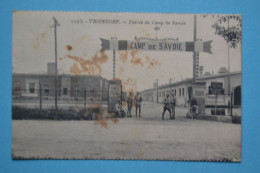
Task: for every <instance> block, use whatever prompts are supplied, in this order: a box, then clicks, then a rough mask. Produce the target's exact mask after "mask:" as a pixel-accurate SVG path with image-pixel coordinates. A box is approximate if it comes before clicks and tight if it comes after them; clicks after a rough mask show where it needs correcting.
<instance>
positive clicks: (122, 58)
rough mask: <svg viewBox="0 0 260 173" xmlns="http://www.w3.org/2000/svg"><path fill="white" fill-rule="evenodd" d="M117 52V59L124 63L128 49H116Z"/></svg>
mask: <svg viewBox="0 0 260 173" xmlns="http://www.w3.org/2000/svg"><path fill="white" fill-rule="evenodd" d="M118 54H119V60H120V61H122V62H123V63H126V61H127V57H128V51H127V50H124V51H118Z"/></svg>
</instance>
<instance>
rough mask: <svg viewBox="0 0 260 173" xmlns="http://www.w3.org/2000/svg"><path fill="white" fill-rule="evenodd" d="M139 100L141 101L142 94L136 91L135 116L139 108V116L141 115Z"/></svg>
mask: <svg viewBox="0 0 260 173" xmlns="http://www.w3.org/2000/svg"><path fill="white" fill-rule="evenodd" d="M141 102H142V96H140V93H139V92H137V96H136V97H135V116H136V117H137V111H138V109H139V117H141Z"/></svg>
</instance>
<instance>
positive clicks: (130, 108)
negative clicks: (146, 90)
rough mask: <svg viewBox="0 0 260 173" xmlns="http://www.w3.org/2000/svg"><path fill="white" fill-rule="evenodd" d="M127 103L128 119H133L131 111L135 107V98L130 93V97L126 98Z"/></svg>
mask: <svg viewBox="0 0 260 173" xmlns="http://www.w3.org/2000/svg"><path fill="white" fill-rule="evenodd" d="M126 103H127V113H126V114H127V117H132V115H131V110H132V106H133V98H132V93H131V92H130V93H129V96H127V98H126Z"/></svg>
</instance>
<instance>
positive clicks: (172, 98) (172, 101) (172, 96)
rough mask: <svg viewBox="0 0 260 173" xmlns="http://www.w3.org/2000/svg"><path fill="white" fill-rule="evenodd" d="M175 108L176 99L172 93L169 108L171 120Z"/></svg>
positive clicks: (173, 116)
mask: <svg viewBox="0 0 260 173" xmlns="http://www.w3.org/2000/svg"><path fill="white" fill-rule="evenodd" d="M175 106H176V99H175V95H174V93H173V92H172V93H171V96H170V108H171V113H172V116H171V117H172V119H175Z"/></svg>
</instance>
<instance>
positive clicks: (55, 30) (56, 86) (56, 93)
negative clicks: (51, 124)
mask: <svg viewBox="0 0 260 173" xmlns="http://www.w3.org/2000/svg"><path fill="white" fill-rule="evenodd" d="M53 20H54V26H53V27H54V39H55V40H54V41H55V110H58V103H57V102H58V91H57V88H58V60H57V26H60V24H59V23H58V21H57V19H56V18H55V17H53Z"/></svg>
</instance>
